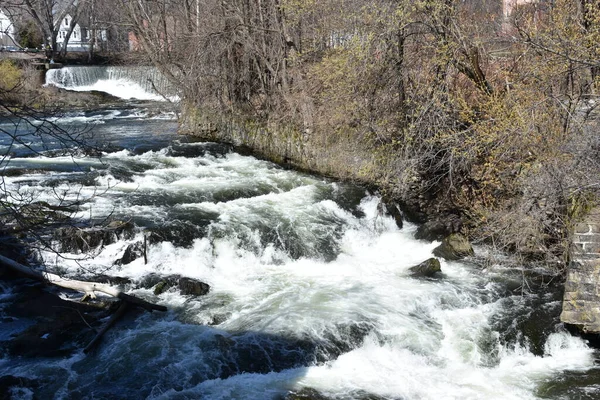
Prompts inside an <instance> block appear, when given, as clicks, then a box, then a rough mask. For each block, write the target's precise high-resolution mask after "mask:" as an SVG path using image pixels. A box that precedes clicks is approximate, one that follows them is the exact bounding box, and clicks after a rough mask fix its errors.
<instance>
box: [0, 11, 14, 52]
mask: <svg viewBox="0 0 600 400" xmlns="http://www.w3.org/2000/svg"><path fill="white" fill-rule="evenodd" d="M16 45H17V44H16V40H15V26H14V25H13V23H12V21H11V20H10V18H8V15H6V13H4V11H2V10H0V47H1V46H16Z"/></svg>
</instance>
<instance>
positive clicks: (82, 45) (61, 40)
mask: <svg viewBox="0 0 600 400" xmlns="http://www.w3.org/2000/svg"><path fill="white" fill-rule="evenodd" d="M72 20H73V18H72V17H71V15H69V14H67V15H65V17H64V18H63V20H62V21H60V27H59V30H58V36H57V37H56V44H57V46H58V49H59V50H62V48H63V46H64V45H65V41H66V40H67V34H68V33H69V28H70V26H71V22H72ZM92 32H93V30H92V29H89V28H87V27H84V26H82V25H80V24H79V23H76V24H75V27H74V28H73V32H71V36H70V37H69V41H68V42H67V51H89V50H90V46H91V45H92ZM107 39H108V38H107V35H106V29H97V30H96V42H95V43H94V46H95V47H96V48H102V47H103V46H104V44H106V41H107Z"/></svg>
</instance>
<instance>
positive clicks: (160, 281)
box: [139, 273, 181, 296]
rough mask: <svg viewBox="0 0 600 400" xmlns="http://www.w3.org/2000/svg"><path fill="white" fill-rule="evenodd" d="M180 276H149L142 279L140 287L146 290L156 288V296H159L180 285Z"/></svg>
mask: <svg viewBox="0 0 600 400" xmlns="http://www.w3.org/2000/svg"><path fill="white" fill-rule="evenodd" d="M179 279H181V276H180V275H158V274H154V273H152V274H148V275H146V276H144V277H143V278H142V280H141V281H140V283H139V286H140V287H142V288H144V289H150V288H152V287H153V288H154V294H155V295H156V296H158V295H159V294H161V293H164V292H166V291H167V290H169V289H170V288H172V287H174V286H177V285H178V284H179Z"/></svg>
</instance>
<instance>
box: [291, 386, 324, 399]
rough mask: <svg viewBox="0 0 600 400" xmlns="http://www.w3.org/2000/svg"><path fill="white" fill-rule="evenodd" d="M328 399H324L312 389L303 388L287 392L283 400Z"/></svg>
mask: <svg viewBox="0 0 600 400" xmlns="http://www.w3.org/2000/svg"><path fill="white" fill-rule="evenodd" d="M328 399H329V397H325V396H324V395H322V394H321V393H319V391H317V390H316V389H313V388H309V387H306V388H303V389H301V390H298V391H293V392H289V393H288V394H287V395H286V396H285V397H284V400H328Z"/></svg>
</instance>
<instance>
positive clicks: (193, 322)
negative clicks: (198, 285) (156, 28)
mask: <svg viewBox="0 0 600 400" xmlns="http://www.w3.org/2000/svg"><path fill="white" fill-rule="evenodd" d="M202 146H203V145H197V144H193V145H190V147H202ZM64 161H65V160H62V159H58V160H56V159H55V160H54V162H57V163H60V162H64ZM22 162H31V163H32V165H36V164H39V163H44V162H45V160H44V159H29V160H28V161H25V159H24V160H23V161H22ZM86 162H87V161H86ZM89 163H90V164H89V167H91V168H96V169H97V170H96V172H98V176H96V177H95V183H96V185H97V186H98V187H103V188H107V189H106V190H107V191H106V194H105V195H103V196H100V197H94V196H93V193H94V191H96V190H97V188H96V187H95V186H93V185H89V184H87V183H86V185H84V187H83V188H82V190H81V193H82V194H83V195H84V196H86V197H89V198H91V199H92V201H90V202H89V203H88V204H87V205H86V206H85V207H84V209H83V211H82V215H83V214H86V215H89V214H90V213H93V214H94V216H95V217H98V218H102V217H105V216H107V215H109V214H111V213H112V214H114V215H115V216H116V217H122V218H127V217H130V218H132V219H133V220H135V221H137V220H138V219H139V220H144V221H152V223H153V224H154V225H155V228H163V227H164V225H169V224H171V223H173V221H175V220H183V219H184V218H187V219H186V221H195V222H194V223H197V224H200V223H202V224H204V225H203V226H202V234H198V235H197V236H196V237H194V238H192V240H191V241H190V242H189V244H187V245H177V244H175V242H174V241H172V240H161V241H157V242H153V243H152V244H150V245H149V247H148V263H147V264H144V261H143V259H137V260H135V261H133V262H131V263H129V264H126V265H122V266H118V267H116V266H115V267H112V268H113V271H112V273H113V274H114V275H119V276H127V277H130V278H132V279H133V280H141V279H142V278H143V277H144V276H146V275H148V274H149V273H158V274H163V275H168V274H180V275H182V276H188V277H192V278H196V279H199V280H201V281H203V282H206V283H208V284H210V285H211V291H210V293H209V294H208V295H206V296H203V297H198V298H190V297H186V296H181V295H180V294H179V293H178V292H177V291H176V290H170V291H167V292H166V293H164V294H162V295H160V296H154V295H153V293H152V290H151V289H137V290H135V291H133V293H135V294H138V295H140V296H142V297H147V298H149V299H151V300H153V301H156V302H158V303H160V304H164V305H167V306H168V307H169V309H170V310H171V311H169V313H168V314H167V315H156V314H153V315H142V316H140V317H138V318H137V319H136V320H135V321H134V322H131V323H130V324H133V326H131V325H130V328H131V329H115V330H113V331H111V332H110V333H109V335H108V337H107V339H106V344H105V345H104V346H102V348H101V349H100V350H99V353H98V354H97V355H96V356H95V357H96V358H94V359H91V358H86V359H73V360H72V361H71V362H70V363H68V365H64V368H65V373H66V374H68V376H69V378H68V379H67V383H65V384H64V386H61V388H60V390H62V392H61V393H67V392H68V388H70V387H77V388H79V389H80V390H82V391H83V392H84V393H97V394H98V395H99V396H100V397H102V395H108V394H110V393H111V392H110V390H111V387H112V385H117V386H119V388H120V390H122V393H123V395H133V394H134V393H142V392H143V393H144V396H147V397H148V398H157V399H167V398H168V399H177V398H182V399H183V398H207V399H258V398H261V399H275V398H278V396H281V395H282V394H284V393H286V392H287V391H290V390H301V389H302V388H313V389H316V390H318V391H320V392H322V393H324V394H325V395H328V396H331V397H332V398H336V399H353V398H357V397H360V395H361V393H362V394H376V395H379V396H383V397H385V398H390V399H534V398H536V390H537V388H538V387H539V385H541V384H542V383H544V382H547V381H548V380H551V379H553V377H555V376H557V375H559V374H561V373H563V372H564V371H570V370H586V369H589V368H592V367H593V365H594V358H593V352H592V350H591V349H590V348H589V347H588V346H587V345H586V344H585V342H584V341H583V340H582V339H579V338H575V337H573V336H571V335H569V334H568V333H566V332H563V331H562V330H561V329H560V328H559V327H556V328H555V330H554V331H552V332H549V333H548V336H547V339H546V341H545V344H544V346H543V354H536V353H535V352H534V351H533V350H532V349H530V348H529V345H528V343H527V341H523V340H513V339H506V338H505V332H503V331H501V330H499V329H498V328H497V326H496V325H495V322H494V319H495V318H496V317H498V316H499V315H504V314H507V313H508V315H509V316H510V315H511V313H517V312H523V313H527V312H529V311H528V307H531V306H530V304H531V303H530V300H531V299H532V298H533V297H535V296H536V295H535V294H524V295H523V296H517V295H514V294H511V293H507V289H506V288H505V286H504V284H503V283H502V282H501V281H500V280H498V279H497V276H498V275H499V274H508V273H509V272H506V271H501V269H502V267H501V266H499V267H498V268H496V269H495V268H494V267H493V266H492V267H488V268H485V269H484V268H483V267H481V266H479V265H477V264H476V263H474V262H472V263H463V262H446V261H443V260H442V261H441V263H442V270H443V274H442V276H441V277H439V278H438V279H427V280H421V279H416V278H413V277H411V276H410V272H409V270H408V269H409V268H410V267H411V266H413V265H415V264H418V263H420V262H422V261H423V260H426V259H427V258H430V257H432V250H433V248H434V247H435V246H436V245H437V244H438V243H427V242H424V241H419V240H415V239H414V236H413V235H414V231H415V229H416V227H415V226H414V225H411V224H409V223H405V226H404V227H403V228H402V229H398V228H397V227H396V225H395V222H394V221H393V219H392V218H391V217H389V216H385V215H382V214H381V213H380V211H379V210H381V207H380V198H379V197H377V196H372V195H367V194H366V193H365V192H364V191H363V190H358V191H357V190H356V189H352V188H350V187H349V186H348V185H343V184H339V183H334V182H331V181H328V180H324V179H320V178H317V177H311V176H308V175H304V174H298V173H295V172H292V171H285V170H283V169H279V168H276V167H274V166H273V165H272V164H270V163H267V162H264V161H260V160H256V159H255V158H252V157H247V156H241V155H238V154H235V153H228V154H225V155H217V154H211V153H210V152H207V153H206V154H202V155H199V156H197V157H182V156H174V155H172V153H171V152H170V150H169V149H163V150H152V151H146V152H143V153H141V154H137V153H134V152H132V151H129V150H121V151H118V152H114V153H109V154H106V156H105V157H104V159H103V161H102V164H95V163H96V161H89ZM122 169H127V170H128V171H130V172H131V174H130V175H129V176H128V178H127V179H126V180H118V179H116V178H115V174H116V171H118V170H122ZM7 179H8V185H16V184H21V185H24V186H27V185H30V186H31V188H32V189H35V190H38V191H42V193H46V194H42V195H41V196H40V198H41V199H49V198H50V197H51V196H50V194H51V192H52V191H53V190H54V189H51V188H48V187H46V186H45V185H44V179H46V178H45V176H44V174H37V175H28V176H26V177H17V178H7ZM59 187H60V186H59ZM356 193H358V196H359V197H362V199H360V200H356V201H354V200H352V201H350V200H348V199H349V198H351V197H352V196H356ZM342 199H345V200H342ZM198 221H200V222H198ZM143 234H144V233H143V232H141V231H138V232H137V234H136V236H135V237H133V238H131V239H127V240H121V241H118V242H116V243H113V244H110V245H107V246H105V247H104V248H103V249H100V250H99V252H98V256H97V257H95V258H93V259H85V260H78V261H75V260H69V256H72V257H74V258H76V257H78V255H76V254H73V255H68V254H67V255H66V256H67V258H66V259H63V258H56V257H55V256H54V255H52V253H50V252H48V253H45V254H44V257H45V259H46V261H47V263H48V264H49V265H50V267H53V266H54V267H57V268H58V267H60V268H61V270H62V271H66V272H67V274H73V275H78V274H81V272H82V267H83V270H84V271H85V270H89V271H94V270H99V269H100V270H103V269H105V268H106V267H107V266H111V265H112V263H113V262H114V261H115V260H116V259H118V258H119V257H121V256H122V254H123V252H124V251H125V249H126V248H127V246H128V245H130V244H133V243H135V242H138V241H142V240H143ZM292 239H293V240H292ZM499 271H500V272H499ZM509 304H510V309H508V308H507V307H509ZM208 324H211V326H208ZM51 363H52V362H51ZM28 367H29V368H31V371H33V372H31V373H40V374H41V373H43V367H42V365H41V364H39V365H38V364H35V365H34V366H33V367H32V366H31V365H28ZM6 368H7V367H6V365H5V366H0V372H2V371H4V370H6ZM16 368H17V369H15V371H25V365H21V364H19V365H17V367H16ZM136 370H139V371H142V370H144V371H149V373H148V374H146V373H142V372H141V373H140V374H137V375H135V374H134V376H132V377H130V378H128V377H127V376H126V375H127V374H128V373H129V372H131V371H136ZM23 374H26V373H25V372H23ZM114 382H116V383H114ZM140 388H141V389H140ZM136 390H138V391H139V390H142V392H136ZM107 393H108V394H107ZM59 397H60V396H59ZM65 397H68V395H65Z"/></svg>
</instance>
